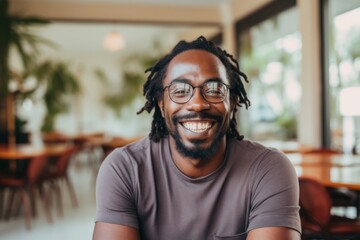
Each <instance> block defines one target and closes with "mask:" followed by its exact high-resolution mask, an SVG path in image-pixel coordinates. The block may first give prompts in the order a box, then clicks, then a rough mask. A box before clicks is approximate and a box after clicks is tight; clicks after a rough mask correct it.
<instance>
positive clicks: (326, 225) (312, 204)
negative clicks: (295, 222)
mask: <svg viewBox="0 0 360 240" xmlns="http://www.w3.org/2000/svg"><path fill="white" fill-rule="evenodd" d="M299 186H300V199H299V204H300V217H301V225H302V232H303V235H302V239H314V238H320V239H326V240H330V239H360V219H350V218H346V217H339V216H332V215H331V207H332V201H331V198H330V195H329V193H328V192H327V190H326V188H325V187H324V186H323V185H322V184H321V183H319V182H318V181H316V180H314V179H311V178H306V177H299Z"/></svg>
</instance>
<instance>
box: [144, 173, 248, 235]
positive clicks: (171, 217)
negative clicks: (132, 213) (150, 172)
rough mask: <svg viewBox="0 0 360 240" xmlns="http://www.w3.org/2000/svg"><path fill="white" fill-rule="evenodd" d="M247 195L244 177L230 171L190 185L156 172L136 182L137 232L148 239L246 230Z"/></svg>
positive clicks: (222, 233) (239, 232) (236, 232)
mask: <svg viewBox="0 0 360 240" xmlns="http://www.w3.org/2000/svg"><path fill="white" fill-rule="evenodd" d="M225 176H226V177H225ZM250 196H251V187H250V186H249V184H248V183H247V181H246V176H244V175H238V176H236V175H234V176H233V174H231V172H230V173H227V174H224V175H223V176H221V175H220V176H218V177H217V178H216V179H212V180H209V181H206V182H199V183H194V182H187V181H183V180H181V179H179V178H177V176H173V175H164V174H159V173H157V174H156V175H154V176H153V177H152V178H150V179H148V180H146V181H143V182H141V181H140V182H139V186H138V201H137V210H138V216H139V222H140V226H141V231H142V232H144V234H145V235H146V236H147V238H148V239H174V240H175V239H216V238H214V236H234V235H238V234H241V233H244V232H246V229H247V225H248V218H249V211H250V208H251V206H250V205H251V199H250ZM170 236H171V237H170ZM185 236H186V238H184V237H185ZM220 239H221V238H220Z"/></svg>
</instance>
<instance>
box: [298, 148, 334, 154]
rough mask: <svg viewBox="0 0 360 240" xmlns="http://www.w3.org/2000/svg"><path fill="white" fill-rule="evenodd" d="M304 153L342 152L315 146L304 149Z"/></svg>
mask: <svg viewBox="0 0 360 240" xmlns="http://www.w3.org/2000/svg"><path fill="white" fill-rule="evenodd" d="M302 154H327V155H336V154H341V152H340V151H338V150H336V149H331V148H313V149H307V150H304V151H302Z"/></svg>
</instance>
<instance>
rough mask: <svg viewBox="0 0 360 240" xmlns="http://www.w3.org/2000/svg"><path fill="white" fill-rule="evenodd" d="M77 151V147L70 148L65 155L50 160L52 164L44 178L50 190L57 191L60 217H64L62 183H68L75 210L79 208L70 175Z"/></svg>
mask: <svg viewBox="0 0 360 240" xmlns="http://www.w3.org/2000/svg"><path fill="white" fill-rule="evenodd" d="M76 151H77V148H76V147H70V148H69V149H68V150H67V151H65V152H64V153H63V154H61V155H59V156H56V157H51V158H50V159H49V162H51V163H50V164H49V167H48V168H47V171H46V173H45V175H44V176H43V180H44V182H45V183H47V184H49V185H50V189H52V190H54V191H55V194H56V204H57V209H58V214H59V216H63V207H62V196H61V183H62V181H65V183H66V186H67V188H68V191H69V195H70V198H71V202H72V205H73V207H74V208H76V207H78V201H77V197H76V194H75V189H74V186H73V184H72V182H71V181H70V178H69V175H68V167H69V164H70V160H71V158H72V156H73V155H74V154H75V152H76Z"/></svg>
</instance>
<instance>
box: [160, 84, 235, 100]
mask: <svg viewBox="0 0 360 240" xmlns="http://www.w3.org/2000/svg"><path fill="white" fill-rule="evenodd" d="M195 88H200V89H201V95H202V96H203V98H204V99H205V100H206V101H207V102H209V103H221V102H223V101H224V100H225V98H226V96H227V93H228V90H229V88H230V86H229V85H227V84H225V83H222V82H215V81H210V82H206V83H204V84H203V85H201V86H198V87H194V86H192V85H191V84H189V83H186V82H176V81H174V82H172V83H171V84H170V85H168V86H166V87H164V88H163V91H165V89H168V92H169V97H170V99H171V100H172V101H173V102H175V103H180V104H181V103H187V102H188V101H190V99H191V97H192V96H193V95H194V91H195Z"/></svg>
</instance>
